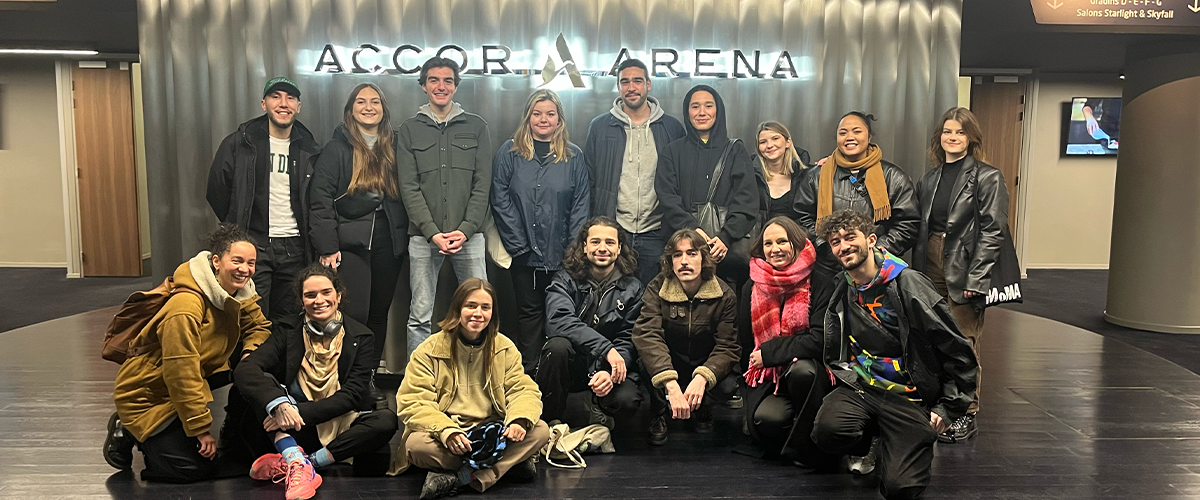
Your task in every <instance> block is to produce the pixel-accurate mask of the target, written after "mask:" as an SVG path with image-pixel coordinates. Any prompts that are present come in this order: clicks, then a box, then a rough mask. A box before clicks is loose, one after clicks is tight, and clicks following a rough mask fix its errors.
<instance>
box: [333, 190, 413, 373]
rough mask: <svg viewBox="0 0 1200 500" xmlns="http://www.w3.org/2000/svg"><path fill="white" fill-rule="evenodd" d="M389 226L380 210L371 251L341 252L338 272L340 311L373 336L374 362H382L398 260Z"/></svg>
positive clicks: (398, 266) (394, 292) (377, 214)
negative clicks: (343, 285)
mask: <svg viewBox="0 0 1200 500" xmlns="http://www.w3.org/2000/svg"><path fill="white" fill-rule="evenodd" d="M395 248H396V247H395V245H394V242H393V241H392V229H391V223H390V222H388V218H387V215H384V213H383V211H382V210H380V211H378V212H376V213H375V233H374V236H373V237H372V239H371V249H370V250H367V249H365V248H359V249H354V250H342V265H341V267H339V268H338V273H339V274H341V276H342V280H343V281H344V282H345V283H346V298H345V299H344V303H343V304H342V306H341V309H342V310H344V311H346V313H347V314H349V315H350V317H351V318H354V320H355V321H358V322H359V323H362V324H364V325H366V326H367V328H369V329H370V330H371V332H372V333H374V334H375V359H377V360H378V359H383V352H384V347H385V346H386V345H387V327H388V310H390V309H391V308H392V297H393V296H394V295H395V294H396V281H397V280H398V279H399V278H400V265H401V264H402V260H401V258H400V257H398V256H396V254H395Z"/></svg>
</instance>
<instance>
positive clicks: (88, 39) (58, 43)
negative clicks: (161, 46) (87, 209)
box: [0, 0, 1200, 73]
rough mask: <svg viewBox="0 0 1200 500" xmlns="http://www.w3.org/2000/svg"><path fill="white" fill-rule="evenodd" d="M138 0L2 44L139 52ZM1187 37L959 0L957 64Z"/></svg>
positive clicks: (1113, 68)
mask: <svg viewBox="0 0 1200 500" xmlns="http://www.w3.org/2000/svg"><path fill="white" fill-rule="evenodd" d="M137 30H138V22H137V2H136V0H57V1H54V2H9V1H0V45H3V46H6V47H36V48H89V49H94V50H98V51H100V52H102V53H117V54H120V53H123V54H136V53H137V51H138V33H137ZM1172 41H1174V42H1179V41H1182V42H1191V43H1196V44H1197V46H1200V30H1198V29H1187V30H1185V29H1161V28H1160V29H1147V28H1144V29H1140V30H1138V31H1135V32H1121V33H1115V32H1114V30H1113V29H1112V28H1081V27H1069V26H1043V25H1039V24H1037V23H1035V22H1034V19H1033V9H1032V7H1031V6H1030V3H1029V1H1028V0H965V2H964V4H963V16H962V67H963V68H967V69H993V68H994V69H1037V70H1039V71H1041V72H1087V73H1117V72H1119V71H1120V70H1121V67H1122V66H1123V64H1124V61H1125V48H1126V47H1127V46H1129V45H1130V44H1138V43H1147V42H1172Z"/></svg>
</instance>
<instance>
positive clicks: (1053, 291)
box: [984, 269, 1200, 374]
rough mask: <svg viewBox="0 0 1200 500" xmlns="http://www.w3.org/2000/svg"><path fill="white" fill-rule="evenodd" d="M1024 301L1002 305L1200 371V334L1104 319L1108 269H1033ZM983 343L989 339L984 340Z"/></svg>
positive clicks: (1194, 371) (1030, 271)
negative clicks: (1142, 327) (1145, 328)
mask: <svg viewBox="0 0 1200 500" xmlns="http://www.w3.org/2000/svg"><path fill="white" fill-rule="evenodd" d="M1028 272H1029V279H1027V280H1025V282H1024V285H1023V286H1024V290H1022V291H1023V292H1024V296H1025V297H1024V298H1025V302H1024V303H1022V304H1015V305H1010V306H1001V307H1006V308H1008V309H1012V310H1014V311H1021V312H1024V313H1029V314H1032V315H1034V316H1041V317H1043V318H1048V319H1052V320H1055V321H1060V322H1063V323H1066V324H1068V325H1072V326H1077V327H1079V328H1083V329H1084V330H1089V331H1092V332H1095V333H1098V334H1100V335H1103V336H1104V337H1105V338H1106V339H1111V340H1116V341H1120V342H1124V343H1126V344H1129V345H1132V346H1134V347H1137V348H1139V349H1142V350H1145V351H1148V352H1150V353H1151V354H1154V355H1156V356H1159V357H1161V358H1164V359H1166V360H1168V361H1171V362H1173V363H1175V364H1177V365H1179V366H1182V367H1184V368H1187V369H1188V370H1190V371H1191V372H1192V373H1197V374H1200V336H1193V335H1177V334H1171V333H1154V332H1147V331H1143V330H1134V329H1131V328H1125V327H1121V326H1117V325H1114V324H1112V323H1109V322H1107V321H1104V304H1105V303H1106V302H1107V300H1108V298H1107V296H1108V270H1103V269H1102V270H1079V269H1069V270H1068V269H1030V270H1029V271H1028ZM984 342H987V340H986V339H985V340H984Z"/></svg>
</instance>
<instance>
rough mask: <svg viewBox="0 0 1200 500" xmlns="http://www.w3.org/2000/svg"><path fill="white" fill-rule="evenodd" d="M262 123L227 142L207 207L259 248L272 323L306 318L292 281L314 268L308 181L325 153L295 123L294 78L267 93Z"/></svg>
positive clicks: (259, 285) (257, 277) (259, 277)
mask: <svg viewBox="0 0 1200 500" xmlns="http://www.w3.org/2000/svg"><path fill="white" fill-rule="evenodd" d="M261 106H262V110H263V111H264V113H263V115H262V116H259V117H257V118H254V119H253V120H250V121H248V122H246V123H243V124H241V126H239V127H238V129H237V131H236V132H234V133H232V134H229V135H228V136H226V137H225V139H224V140H222V141H221V146H220V147H218V148H217V153H216V156H215V157H214V158H213V162H212V167H211V168H210V169H209V170H208V193H207V198H208V205H209V206H210V207H212V210H213V213H215V214H216V215H217V218H218V219H221V222H230V223H234V224H237V225H238V226H240V227H243V228H245V229H246V232H248V233H250V237H251V238H253V239H254V244H255V247H257V249H258V269H257V271H256V272H255V273H254V289H255V291H257V292H258V295H259V296H260V297H262V299H260V300H259V305H260V306H261V307H262V310H263V315H264V316H266V317H267V319H269V320H271V322H273V323H275V322H278V321H279V320H280V319H282V318H294V317H297V316H299V314H300V306H299V304H300V301H299V300H298V299H297V298H296V297H294V296H292V292H291V288H292V286H291V285H292V281H294V280H295V279H296V275H297V274H299V273H300V270H301V269H304V266H305V265H307V264H308V260H309V259H308V180H309V178H310V176H311V175H312V161H311V160H312V159H314V158H316V156H317V153H318V152H319V151H320V146H319V145H318V144H317V141H316V139H315V138H314V137H313V134H312V132H309V131H308V129H307V128H305V126H304V124H303V123H300V121H299V120H296V115H298V114H300V89H299V88H297V87H296V82H293V81H291V80H289V79H288V78H287V77H282V76H280V77H276V78H272V79H271V80H270V81H268V82H267V85H266V87H264V88H263V98H262V104H261Z"/></svg>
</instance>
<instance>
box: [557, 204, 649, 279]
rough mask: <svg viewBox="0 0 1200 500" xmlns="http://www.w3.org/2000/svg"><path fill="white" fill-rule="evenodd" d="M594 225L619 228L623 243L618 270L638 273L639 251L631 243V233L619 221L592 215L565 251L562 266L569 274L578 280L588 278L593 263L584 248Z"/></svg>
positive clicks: (620, 243)
mask: <svg viewBox="0 0 1200 500" xmlns="http://www.w3.org/2000/svg"><path fill="white" fill-rule="evenodd" d="M594 226H604V227H611V228H613V229H616V230H617V243H618V244H619V245H621V255H619V256H617V262H616V266H617V270H618V271H621V274H623V275H625V276H634V275H636V274H637V257H638V253H637V250H634V248H633V245H632V244H630V243H629V233H627V232H625V230H624V229H622V228H621V226H620V225H619V224H617V221H615V220H612V219H611V218H609V217H605V216H603V215H598V216H596V217H592V218H591V219H588V220H587V222H584V223H583V227H581V228H579V232H578V233H576V234H575V239H574V240H571V246H569V247H567V251H566V252H564V253H563V260H562V266H563V269H565V270H566V271H567V274H569V275H571V278H573V279H576V280H585V279H587V278H588V275H589V272H590V270H591V266H592V263H591V261H589V260H588V258H587V252H585V251H584V248H585V247H586V246H587V238H588V231H590V230H591V229H592V227H594Z"/></svg>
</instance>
